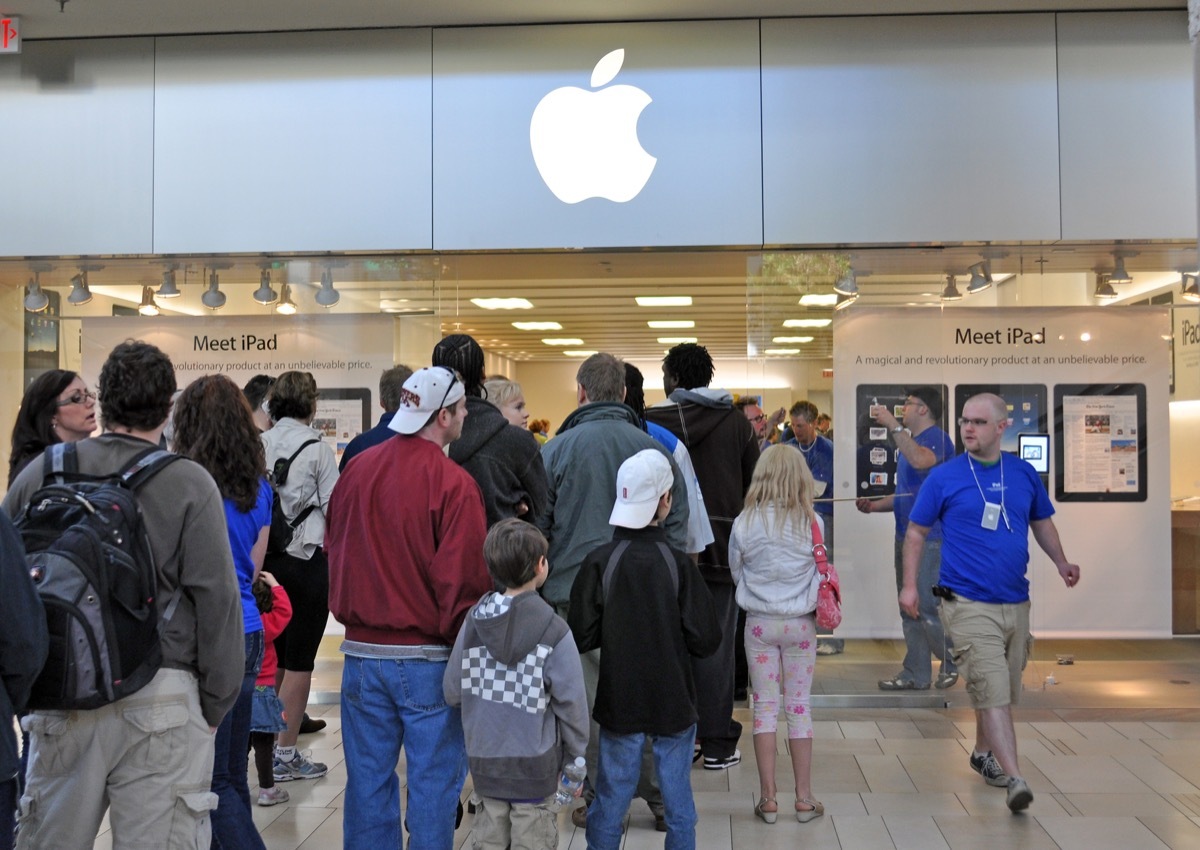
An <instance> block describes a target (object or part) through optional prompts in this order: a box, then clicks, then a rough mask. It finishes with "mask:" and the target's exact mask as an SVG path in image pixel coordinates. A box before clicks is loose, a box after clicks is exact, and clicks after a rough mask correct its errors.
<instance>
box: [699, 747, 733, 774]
mask: <svg viewBox="0 0 1200 850" xmlns="http://www.w3.org/2000/svg"><path fill="white" fill-rule="evenodd" d="M741 761H742V751H741V750H734V751H733V753H732V755H728V756H723V757H722V756H715V757H714V756H705V757H704V769H705V770H728V769H729V768H731V767H733V766H734V765H735V764H740V763H741Z"/></svg>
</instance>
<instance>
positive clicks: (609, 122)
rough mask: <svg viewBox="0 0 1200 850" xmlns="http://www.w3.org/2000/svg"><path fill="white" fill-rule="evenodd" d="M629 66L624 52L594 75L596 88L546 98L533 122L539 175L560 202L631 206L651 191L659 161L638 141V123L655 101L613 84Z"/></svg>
mask: <svg viewBox="0 0 1200 850" xmlns="http://www.w3.org/2000/svg"><path fill="white" fill-rule="evenodd" d="M624 62H625V51H624V49H618V50H614V51H612V52H611V53H608V54H607V55H605V56H604V57H603V58H602V59H601V60H600V61H599V62H597V63H596V67H595V68H594V69H593V70H592V77H591V88H592V89H593V90H592V91H588V90H587V89H582V88H578V87H576V86H563V87H562V88H557V89H554V90H553V91H551V92H550V93H549V94H547V95H546V96H545V97H543V98H542V100H541V102H539V103H538V105H537V108H536V109H534V111H533V118H532V120H531V121H530V122H529V145H530V148H531V149H532V151H533V160H534V163H535V164H536V165H537V169H538V173H539V174H541V176H542V179H543V180H544V181H545V182H546V186H547V187H548V188H549V189H550V191H551V192H552V193H553V194H554V196H555V197H556V198H558V199H559V200H560V201H562V202H563V203H565V204H577V203H579V202H580V201H585V200H588V199H589V198H603V199H605V200H609V201H614V202H616V203H625V202H627V201H631V200H633V199H634V198H636V197H637V195H638V193H639V192H641V191H642V189H643V188H644V187H645V185H646V183H647V181H649V179H650V175H651V173H652V172H653V171H654V166H655V163H657V162H658V160H657V159H656V158H655V157H653V156H651V155H650V154H648V153H647V152H646V150H645V149H644V148H643V147H642V144H641V142H640V141H638V135H637V123H638V118H639V117H640V116H641V113H642V110H643V109H645V108H646V107H647V106H649V105H650V103H651V100H652V99H651V97H650V95H648V94H647V93H646V92H644V91H642V90H641V89H640V88H638V87H637V86H629V85H613V86H610V85H608V84H609V83H611V82H612V81H613V79H614V78H615V77H616V76H617V74H618V73H619V72H620V70H621V66H622V65H623V64H624Z"/></svg>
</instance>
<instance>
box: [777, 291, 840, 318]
mask: <svg viewBox="0 0 1200 850" xmlns="http://www.w3.org/2000/svg"><path fill="white" fill-rule="evenodd" d="M857 300H858V293H857V292H856V293H854V294H853V295H839V296H838V300H837V303H836V304H834V305H833V309H834V310H845V309H846V308H847V307H849V306H850V305H851V304H853V303H854V302H855V301H857ZM783 324H784V327H787V326H788V324H787V322H784V323H783Z"/></svg>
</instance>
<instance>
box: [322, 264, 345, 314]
mask: <svg viewBox="0 0 1200 850" xmlns="http://www.w3.org/2000/svg"><path fill="white" fill-rule="evenodd" d="M341 298H342V296H341V293H339V292H338V291H337V290H336V289H334V288H333V272H332V271H331V270H329V269H325V271H323V272H321V288H320V289H319V290H317V295H316V301H317V303H318V304H320V305H321V306H322V307H325V308H329V307H332V306H333V305H334V304H336V303H338V301H340V300H341Z"/></svg>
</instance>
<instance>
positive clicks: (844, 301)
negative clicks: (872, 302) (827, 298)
mask: <svg viewBox="0 0 1200 850" xmlns="http://www.w3.org/2000/svg"><path fill="white" fill-rule="evenodd" d="M857 300H858V293H857V292H855V293H854V294H853V295H840V294H839V295H838V300H837V303H836V304H834V305H833V309H834V310H845V309H846V308H847V307H849V306H850V305H851V304H853V303H854V302H855V301H857Z"/></svg>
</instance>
